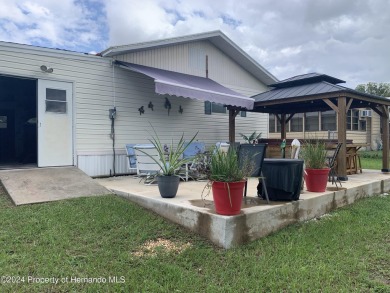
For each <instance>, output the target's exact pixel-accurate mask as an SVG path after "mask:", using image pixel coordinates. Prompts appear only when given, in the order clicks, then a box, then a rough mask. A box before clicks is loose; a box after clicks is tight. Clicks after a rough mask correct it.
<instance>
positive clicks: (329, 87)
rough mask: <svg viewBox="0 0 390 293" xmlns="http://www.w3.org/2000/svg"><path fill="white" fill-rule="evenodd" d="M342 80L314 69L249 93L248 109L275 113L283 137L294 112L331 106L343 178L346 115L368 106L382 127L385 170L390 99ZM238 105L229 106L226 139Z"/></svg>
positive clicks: (386, 169) (385, 169)
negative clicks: (372, 93) (251, 103)
mask: <svg viewBox="0 0 390 293" xmlns="http://www.w3.org/2000/svg"><path fill="white" fill-rule="evenodd" d="M340 83H345V81H343V80H340V79H338V78H335V77H332V76H329V75H326V74H318V73H310V74H304V75H299V76H295V77H292V78H289V79H286V80H283V81H280V82H277V83H274V84H271V85H269V86H270V87H272V89H271V90H269V91H267V92H264V93H261V94H258V95H255V96H252V98H254V99H255V102H254V108H253V110H250V111H252V112H259V113H269V114H275V116H276V117H277V119H278V121H279V123H280V125H281V139H284V138H286V124H287V123H288V122H289V121H290V120H291V118H292V117H293V116H294V115H295V114H296V113H306V112H314V111H318V112H323V111H328V110H334V111H335V112H336V114H337V125H338V127H337V138H338V141H339V142H340V143H343V144H342V147H341V149H340V155H339V156H338V162H337V163H338V175H339V178H340V179H341V180H347V179H348V177H347V166H346V141H347V134H346V133H347V132H346V129H347V125H346V124H347V122H346V120H347V119H346V116H347V112H348V110H349V109H356V108H371V109H372V110H373V111H375V112H376V113H378V114H379V116H380V119H381V127H382V141H383V159H382V172H389V171H390V169H389V160H388V156H389V108H388V107H389V106H390V100H389V99H387V98H384V97H380V96H375V95H370V94H366V93H362V92H358V91H356V90H353V89H350V88H347V87H344V86H341V85H339V84H340ZM238 112H239V109H236V108H230V109H229V126H230V127H229V130H230V132H229V139H230V141H234V140H235V136H234V127H235V122H234V120H235V116H236V115H237V113H238Z"/></svg>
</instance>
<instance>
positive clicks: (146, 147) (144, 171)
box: [133, 144, 161, 185]
mask: <svg viewBox="0 0 390 293" xmlns="http://www.w3.org/2000/svg"><path fill="white" fill-rule="evenodd" d="M133 149H134V153H135V157H136V159H137V175H138V176H143V177H145V184H146V185H150V184H152V183H154V182H155V181H156V176H157V174H158V173H159V172H160V169H161V168H160V166H159V165H158V164H157V163H156V162H155V161H154V160H153V159H152V158H151V157H150V156H152V157H153V158H155V159H156V160H160V157H159V154H158V152H157V149H156V148H155V146H154V145H152V144H136V145H134V146H133ZM146 153H147V154H148V155H147V154H146Z"/></svg>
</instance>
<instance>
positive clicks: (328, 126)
mask: <svg viewBox="0 0 390 293" xmlns="http://www.w3.org/2000/svg"><path fill="white" fill-rule="evenodd" d="M321 130H323V131H328V130H330V131H335V130H337V129H336V112H335V111H333V110H330V111H325V112H321Z"/></svg>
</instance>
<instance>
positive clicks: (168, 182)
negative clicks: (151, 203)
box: [157, 176, 180, 198]
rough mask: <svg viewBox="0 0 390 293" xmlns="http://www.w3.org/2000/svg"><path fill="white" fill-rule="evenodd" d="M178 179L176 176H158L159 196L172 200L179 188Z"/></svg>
mask: <svg viewBox="0 0 390 293" xmlns="http://www.w3.org/2000/svg"><path fill="white" fill-rule="evenodd" d="M179 182H180V177H178V176H158V177H157V184H158V189H159V190H160V195H161V197H163V198H172V197H175V196H176V193H177V190H178V188H179Z"/></svg>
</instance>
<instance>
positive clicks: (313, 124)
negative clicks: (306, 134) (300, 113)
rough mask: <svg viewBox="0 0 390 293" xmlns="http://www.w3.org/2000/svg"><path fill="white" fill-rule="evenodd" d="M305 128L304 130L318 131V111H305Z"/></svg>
mask: <svg viewBox="0 0 390 293" xmlns="http://www.w3.org/2000/svg"><path fill="white" fill-rule="evenodd" d="M305 130H306V131H318V130H319V122H318V112H308V113H305Z"/></svg>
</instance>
